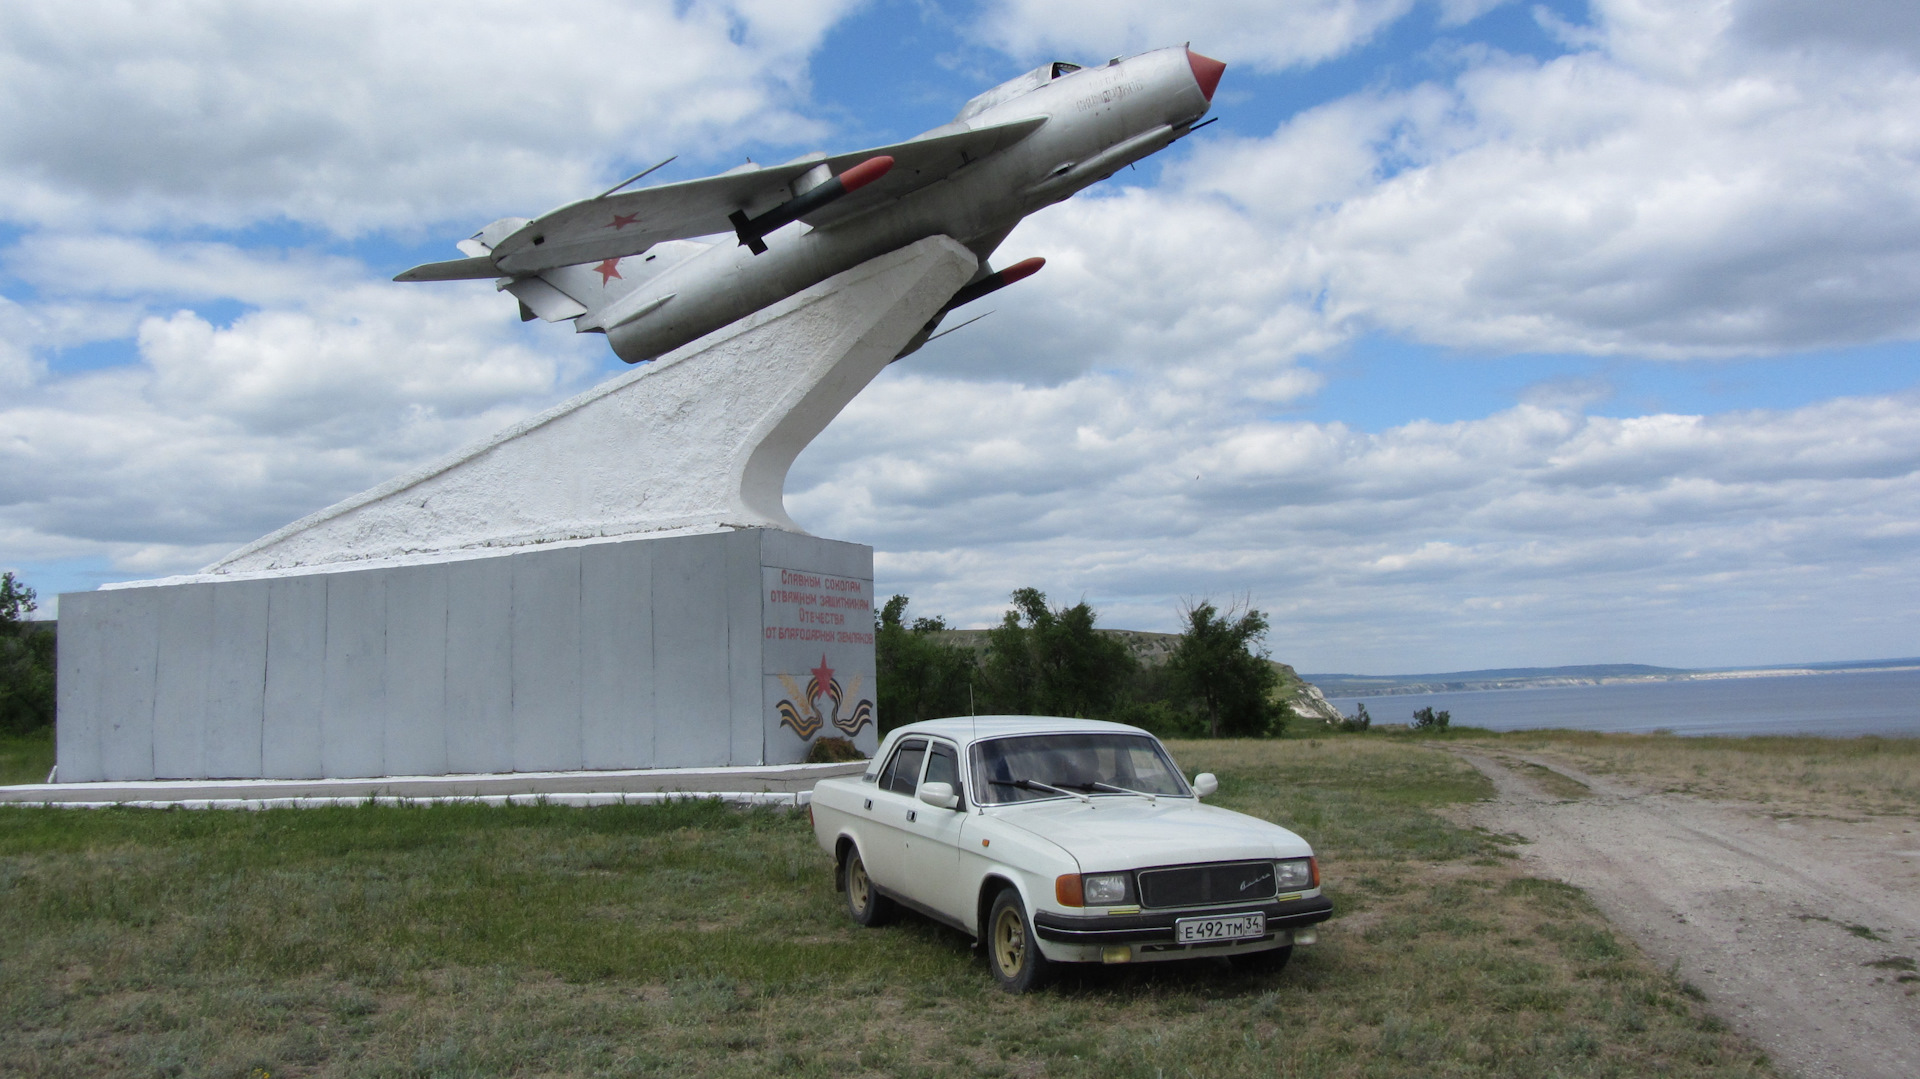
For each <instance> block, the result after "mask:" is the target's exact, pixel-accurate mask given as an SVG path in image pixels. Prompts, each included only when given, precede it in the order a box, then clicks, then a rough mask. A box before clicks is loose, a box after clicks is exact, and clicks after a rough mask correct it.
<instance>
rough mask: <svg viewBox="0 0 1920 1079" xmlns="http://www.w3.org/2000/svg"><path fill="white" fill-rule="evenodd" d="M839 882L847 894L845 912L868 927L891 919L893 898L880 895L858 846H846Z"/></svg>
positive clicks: (883, 923) (882, 923)
mask: <svg viewBox="0 0 1920 1079" xmlns="http://www.w3.org/2000/svg"><path fill="white" fill-rule="evenodd" d="M840 874H841V876H840V884H841V886H842V889H843V890H844V891H845V892H846V896H847V913H848V914H849V915H852V917H853V920H854V921H856V922H858V923H860V924H861V925H864V926H867V927H869V928H871V927H873V926H876V925H885V924H886V923H887V922H890V921H892V920H893V900H891V899H888V898H887V897H886V896H884V895H881V894H880V891H879V889H877V888H875V887H874V886H873V880H872V878H870V877H868V876H867V863H865V862H863V861H861V860H860V848H859V847H848V848H847V859H846V861H845V862H844V863H842V865H841V866H840Z"/></svg>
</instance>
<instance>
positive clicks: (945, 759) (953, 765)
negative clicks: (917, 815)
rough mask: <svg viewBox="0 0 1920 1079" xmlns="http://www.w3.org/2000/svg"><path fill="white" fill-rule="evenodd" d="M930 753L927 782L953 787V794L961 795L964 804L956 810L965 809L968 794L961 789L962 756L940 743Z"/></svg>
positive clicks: (936, 743)
mask: <svg viewBox="0 0 1920 1079" xmlns="http://www.w3.org/2000/svg"><path fill="white" fill-rule="evenodd" d="M929 753H930V755H929V756H928V757H927V779H926V781H927V782H928V783H945V784H947V785H948V786H950V787H952V788H953V793H955V794H958V795H960V801H961V802H962V803H963V805H962V806H960V807H956V808H964V803H965V802H966V792H965V791H963V790H961V789H960V755H959V754H958V753H956V752H954V749H953V747H952V746H949V745H942V744H941V743H939V742H935V743H933V749H932V750H930V751H929Z"/></svg>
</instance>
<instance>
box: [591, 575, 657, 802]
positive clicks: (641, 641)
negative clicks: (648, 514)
mask: <svg viewBox="0 0 1920 1079" xmlns="http://www.w3.org/2000/svg"><path fill="white" fill-rule="evenodd" d="M653 716H654V706H653V555H652V547H651V546H650V545H648V544H644V543H617V544H611V543H610V544H595V545H593V546H591V547H582V548H581V549H580V752H581V763H582V766H584V767H587V768H647V767H651V766H652V764H653V754H654V749H653Z"/></svg>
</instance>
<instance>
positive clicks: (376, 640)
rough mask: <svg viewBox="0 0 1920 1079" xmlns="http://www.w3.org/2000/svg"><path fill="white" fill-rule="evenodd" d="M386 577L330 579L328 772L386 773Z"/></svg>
mask: <svg viewBox="0 0 1920 1079" xmlns="http://www.w3.org/2000/svg"><path fill="white" fill-rule="evenodd" d="M386 668H387V575H386V574H385V573H383V572H381V571H379V570H363V571H360V572H355V573H337V574H330V575H328V577H327V660H326V685H325V690H324V692H323V693H322V695H321V701H320V761H321V765H322V766H323V767H324V768H325V769H326V774H327V775H328V776H338V777H343V778H344V777H353V776H378V775H385V774H386V765H385V753H386V721H387V709H386V692H387V685H386Z"/></svg>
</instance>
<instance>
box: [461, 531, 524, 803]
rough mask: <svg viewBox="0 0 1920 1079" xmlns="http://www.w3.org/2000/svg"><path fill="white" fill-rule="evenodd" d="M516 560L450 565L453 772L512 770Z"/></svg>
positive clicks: (486, 560)
mask: <svg viewBox="0 0 1920 1079" xmlns="http://www.w3.org/2000/svg"><path fill="white" fill-rule="evenodd" d="M510 562H511V558H510V557H508V556H504V555H503V556H501V557H498V558H473V559H464V560H462V561H459V562H449V563H447V682H446V685H447V703H446V710H447V711H446V714H447V720H446V732H447V733H446V738H447V770H448V771H449V772H455V773H462V772H508V771H512V770H513V630H512V625H513V571H512V568H511V566H510V565H509V563H510Z"/></svg>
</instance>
